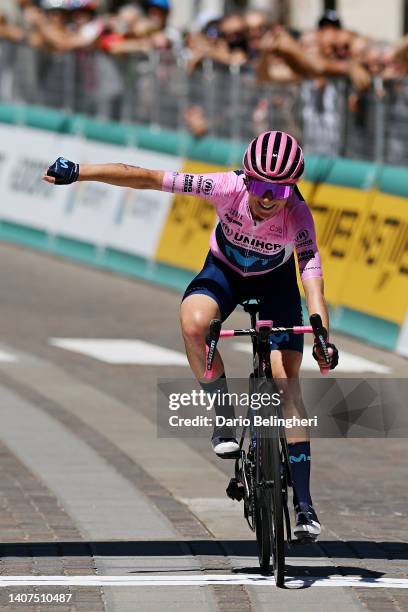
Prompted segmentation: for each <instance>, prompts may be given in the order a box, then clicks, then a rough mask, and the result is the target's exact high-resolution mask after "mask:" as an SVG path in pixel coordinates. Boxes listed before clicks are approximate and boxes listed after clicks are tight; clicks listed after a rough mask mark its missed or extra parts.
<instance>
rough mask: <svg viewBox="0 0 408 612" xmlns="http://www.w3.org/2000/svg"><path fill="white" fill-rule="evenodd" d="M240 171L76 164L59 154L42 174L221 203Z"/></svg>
mask: <svg viewBox="0 0 408 612" xmlns="http://www.w3.org/2000/svg"><path fill="white" fill-rule="evenodd" d="M240 174H241V173H240V172H238V173H237V172H210V173H205V174H190V173H184V172H164V171H162V170H148V169H147V168H140V167H139V166H131V165H129V164H81V165H79V164H77V163H75V162H72V161H70V160H68V159H65V158H64V157H59V158H58V159H57V160H56V161H55V162H54V163H53V164H52V165H51V166H50V167H49V168H48V170H47V171H46V172H45V173H44V175H43V180H44V181H47V183H53V184H55V185H70V184H71V183H75V182H76V181H99V182H101V183H108V184H109V185H117V186H118V187H130V188H133V189H155V190H157V191H167V192H170V193H178V194H183V195H190V196H196V197H199V198H203V199H205V200H210V201H217V203H218V204H222V203H223V202H224V201H229V199H230V197H231V196H232V195H234V194H235V192H236V185H237V181H242V178H240Z"/></svg>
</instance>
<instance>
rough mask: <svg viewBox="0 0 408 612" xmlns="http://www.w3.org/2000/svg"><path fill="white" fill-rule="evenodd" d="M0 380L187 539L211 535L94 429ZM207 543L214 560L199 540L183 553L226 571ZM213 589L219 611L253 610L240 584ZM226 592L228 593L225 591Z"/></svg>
mask: <svg viewBox="0 0 408 612" xmlns="http://www.w3.org/2000/svg"><path fill="white" fill-rule="evenodd" d="M0 383H1V384H3V385H4V386H6V387H7V388H9V389H11V390H12V391H14V392H15V393H17V394H18V395H19V396H20V397H23V398H24V399H26V400H28V401H30V402H32V403H34V404H36V405H38V406H40V407H41V409H42V410H43V411H45V412H46V413H48V414H49V415H50V416H52V417H53V418H56V419H57V420H58V421H59V422H60V423H62V424H63V425H64V426H65V427H67V428H68V429H69V430H70V431H71V432H72V433H74V434H75V435H76V436H77V437H78V438H79V439H81V440H82V441H84V442H85V443H86V444H88V446H90V447H91V448H93V449H94V450H95V451H96V452H97V453H98V454H99V455H100V456H101V457H103V458H104V459H105V460H106V461H107V462H108V463H109V464H110V465H111V466H113V467H114V468H115V469H116V470H117V471H118V472H119V474H121V475H122V476H123V477H125V478H126V479H127V480H129V481H130V482H131V483H132V484H133V485H134V486H135V487H136V488H137V489H138V490H140V491H142V492H143V493H144V495H145V496H146V497H147V498H148V499H150V501H151V502H152V503H154V505H155V506H156V507H157V508H158V509H159V510H160V512H162V513H163V514H164V515H165V516H166V517H167V518H168V520H169V521H170V523H171V524H172V525H174V527H175V528H176V529H177V531H178V532H179V533H180V535H181V536H182V537H184V538H189V539H190V538H191V539H193V538H194V539H195V538H197V539H198V538H205V540H207V539H208V538H213V536H212V534H211V533H210V532H209V531H208V530H207V529H206V527H205V526H204V525H203V524H202V523H201V522H200V521H199V520H198V519H197V518H196V517H195V516H194V515H193V514H192V513H191V512H190V511H189V510H188V508H187V507H186V506H185V505H184V504H182V503H181V502H179V501H178V500H176V499H175V498H174V497H173V496H171V494H170V493H169V492H168V491H167V489H165V488H164V487H163V486H161V485H160V483H159V482H157V481H156V480H155V479H153V478H152V477H151V476H150V475H149V474H147V473H146V472H145V471H144V470H143V468H141V467H140V466H139V465H136V464H135V462H134V461H132V460H131V459H130V458H129V457H128V456H127V455H126V454H125V453H123V452H122V451H121V450H120V449H118V448H117V447H116V446H115V445H113V444H112V443H111V442H110V441H109V440H108V439H106V438H105V437H104V436H102V435H101V434H100V433H99V432H96V431H95V430H94V429H93V428H91V427H90V426H88V425H86V424H85V423H84V422H83V421H81V420H80V419H79V418H77V417H76V416H75V415H73V414H71V413H69V412H68V411H67V410H65V409H64V408H62V407H61V406H59V405H58V404H56V403H55V402H53V401H52V400H50V399H49V398H45V397H44V396H42V395H41V394H40V393H38V392H37V391H34V390H32V389H29V388H28V387H26V386H25V385H23V384H21V383H20V382H18V381H16V380H14V379H13V378H11V377H10V376H7V375H6V374H4V373H0ZM207 544H209V545H210V546H211V548H212V552H213V554H214V553H215V555H216V556H215V560H214V556H213V557H211V555H208V554H207V555H203V554H200V553H202V551H200V550H197V546H199V544H197V543H196V542H193V541H190V542H186V543H185V546H186V553H188V552H190V553H191V554H192V556H193V557H194V558H195V559H197V561H199V563H200V569H201V570H202V571H204V572H210V571H213V570H214V569H217V570H220V571H224V572H225V570H229V571H230V570H231V564H230V562H229V561H228V559H227V557H225V556H224V554H225V553H224V551H223V550H222V549H221V548H220V546H219V544H218V543H217V541H216V540H213V542H208V543H207V542H205V546H207ZM214 565H215V566H214ZM224 589H225V590H224ZM213 592H214V598H215V601H216V604H217V608H218V609H219V610H220V612H229V611H230V610H231V607H228V606H229V605H230V604H229V603H228V602H235V603H236V605H238V606H239V607H238V610H239V612H252V610H253V608H252V606H251V602H250V598H249V596H248V593H247V591H246V589H245V588H244V587H243V586H240V585H237V586H235V587H230V586H225V587H213ZM227 592H228V595H227V594H226V593H227Z"/></svg>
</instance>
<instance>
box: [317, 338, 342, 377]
mask: <svg viewBox="0 0 408 612" xmlns="http://www.w3.org/2000/svg"><path fill="white" fill-rule="evenodd" d="M318 346H319V345H318V344H314V345H313V351H312V355H313V357H314V358H315V359H316V361H319V357H318V356H317V353H316V348H317V347H318ZM326 346H327V348H331V349H333V355H332V357H331V363H330V369H331V370H334V368H335V367H336V366H337V364H338V363H339V351H338V350H337V348H336V346H335V345H334V344H332V343H331V342H326Z"/></svg>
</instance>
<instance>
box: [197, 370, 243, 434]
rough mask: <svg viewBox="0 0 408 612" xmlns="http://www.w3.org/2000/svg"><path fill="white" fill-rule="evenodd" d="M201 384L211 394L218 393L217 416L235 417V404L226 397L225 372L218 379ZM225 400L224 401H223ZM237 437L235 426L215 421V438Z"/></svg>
mask: <svg viewBox="0 0 408 612" xmlns="http://www.w3.org/2000/svg"><path fill="white" fill-rule="evenodd" d="M200 386H201V388H202V389H203V391H205V392H206V393H208V394H209V395H212V394H217V399H216V400H215V403H214V410H215V415H216V416H217V417H224V418H226V419H234V418H235V410H234V406H233V405H232V404H231V403H230V401H229V399H228V398H227V397H226V395H225V394H226V393H228V385H227V379H226V376H225V373H224V374H222V375H221V376H220V377H219V378H217V380H212V381H211V382H208V383H203V382H200ZM223 400H224V401H223ZM216 437H219V438H235V437H236V430H235V427H231V426H229V425H219V426H217V425H215V423H214V433H213V438H216Z"/></svg>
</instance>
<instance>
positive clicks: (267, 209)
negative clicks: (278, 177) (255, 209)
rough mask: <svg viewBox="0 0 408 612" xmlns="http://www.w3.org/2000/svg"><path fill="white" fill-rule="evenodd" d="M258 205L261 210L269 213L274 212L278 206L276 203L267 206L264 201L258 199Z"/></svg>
mask: <svg viewBox="0 0 408 612" xmlns="http://www.w3.org/2000/svg"><path fill="white" fill-rule="evenodd" d="M258 206H259V208H260V209H261V210H263V211H264V212H267V213H270V212H274V211H275V210H276V208H277V206H276V204H270V205H269V206H265V205H264V204H262V202H259V201H258Z"/></svg>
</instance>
